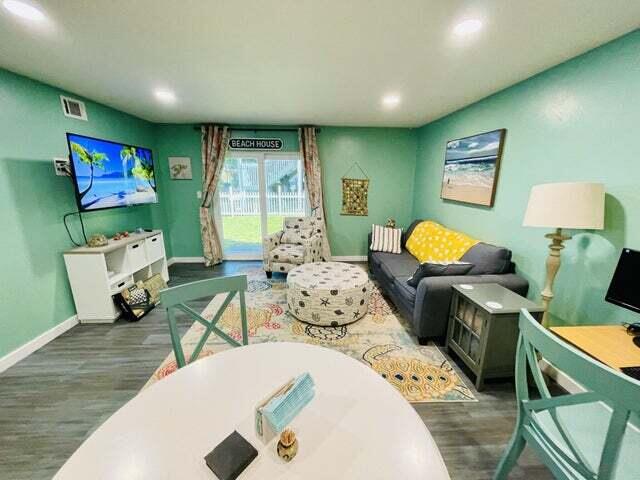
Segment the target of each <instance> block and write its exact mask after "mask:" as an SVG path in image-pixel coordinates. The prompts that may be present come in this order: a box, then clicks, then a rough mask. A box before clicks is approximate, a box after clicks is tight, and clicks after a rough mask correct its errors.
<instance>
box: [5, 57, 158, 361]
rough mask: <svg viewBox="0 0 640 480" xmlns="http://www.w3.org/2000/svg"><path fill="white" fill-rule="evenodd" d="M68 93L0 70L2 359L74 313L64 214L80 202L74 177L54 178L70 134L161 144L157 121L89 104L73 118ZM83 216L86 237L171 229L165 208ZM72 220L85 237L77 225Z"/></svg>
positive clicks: (143, 143) (145, 144)
mask: <svg viewBox="0 0 640 480" xmlns="http://www.w3.org/2000/svg"><path fill="white" fill-rule="evenodd" d="M61 93H64V92H62V91H60V90H58V89H55V88H52V87H49V86H47V85H44V84H42V83H38V82H35V81H32V80H29V79H27V78H25V77H21V76H18V75H15V74H13V73H10V72H7V71H6V70H1V69H0V106H1V107H0V225H2V234H1V235H0V252H2V254H1V255H0V272H3V275H4V278H3V285H2V288H0V305H1V308H2V309H1V312H0V325H1V327H0V328H1V332H2V333H1V334H0V357H2V356H3V355H5V354H6V353H9V352H10V351H12V350H14V349H15V348H17V347H19V346H21V345H23V344H24V343H26V342H28V341H29V340H32V339H33V338H35V337H37V336H38V335H40V334H41V333H43V332H45V331H47V330H49V329H50V328H52V327H54V326H55V325H57V324H58V323H60V322H62V321H63V320H65V319H67V318H69V317H71V316H72V315H74V314H75V309H74V306H73V300H72V297H71V293H70V290H69V286H68V283H67V276H66V271H65V267H64V262H63V258H62V252H63V251H65V250H67V249H69V248H71V247H72V246H73V245H72V244H71V242H70V241H69V239H68V237H67V234H66V232H65V229H64V226H63V224H62V216H63V215H64V214H65V213H67V212H70V211H73V210H75V209H76V204H75V198H74V194H73V188H72V185H71V182H70V180H69V178H67V177H57V176H55V174H54V170H53V160H52V159H53V157H65V156H67V154H68V152H67V145H66V139H65V132H67V131H71V132H75V133H80V134H85V135H93V136H98V137H102V138H108V139H114V140H119V141H123V142H129V143H133V144H136V145H142V146H149V147H153V146H154V144H155V138H154V129H153V125H152V124H150V123H148V122H145V121H142V120H140V119H137V118H134V117H132V116H130V115H126V114H123V113H120V112H117V111H115V110H112V109H110V108H107V107H104V106H102V105H99V104H96V103H93V102H90V101H87V102H86V105H87V110H88V116H89V121H88V122H83V121H79V120H73V119H69V118H66V117H65V116H64V115H63V114H62V108H61V105H60V98H59V95H60V94H61ZM74 97H76V96H75V95H74ZM160 196H161V197H160V198H161V201H162V200H163V198H162V192H160ZM84 218H85V224H86V227H87V234H91V233H95V232H106V233H113V232H115V231H117V230H124V229H129V230H132V229H134V228H135V227H150V226H160V227H161V226H162V225H163V224H164V216H163V213H162V211H161V209H160V206H159V205H154V206H141V207H132V208H129V209H116V210H105V211H102V212H93V213H88V214H85V215H84ZM71 223H72V225H73V233H74V234H75V235H76V238H77V239H78V238H79V234H80V231H79V229H78V228H77V225H78V223H77V220H75V219H73V220H71Z"/></svg>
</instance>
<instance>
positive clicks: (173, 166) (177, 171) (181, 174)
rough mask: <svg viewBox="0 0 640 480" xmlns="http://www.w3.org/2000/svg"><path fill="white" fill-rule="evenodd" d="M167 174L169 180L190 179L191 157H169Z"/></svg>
mask: <svg viewBox="0 0 640 480" xmlns="http://www.w3.org/2000/svg"><path fill="white" fill-rule="evenodd" d="M169 176H170V178H171V180H191V179H192V178H193V174H192V173H191V158H189V157H169Z"/></svg>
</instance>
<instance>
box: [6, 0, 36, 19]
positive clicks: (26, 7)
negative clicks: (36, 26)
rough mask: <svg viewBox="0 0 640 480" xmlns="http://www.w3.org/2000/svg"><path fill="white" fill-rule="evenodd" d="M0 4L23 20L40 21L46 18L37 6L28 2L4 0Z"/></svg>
mask: <svg viewBox="0 0 640 480" xmlns="http://www.w3.org/2000/svg"><path fill="white" fill-rule="evenodd" d="M2 6H3V7H4V8H5V9H7V10H8V11H9V12H11V13H12V14H14V15H15V16H16V17H20V18H24V19H25V20H31V21H33V22H41V21H43V20H45V18H46V17H45V15H44V13H42V11H41V10H40V9H39V8H37V7H35V6H34V5H31V4H30V3H26V2H21V1H19V0H4V1H3V2H2Z"/></svg>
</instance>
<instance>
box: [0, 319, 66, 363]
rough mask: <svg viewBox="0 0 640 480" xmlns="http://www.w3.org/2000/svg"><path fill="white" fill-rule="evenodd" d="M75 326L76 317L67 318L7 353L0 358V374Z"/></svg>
mask: <svg viewBox="0 0 640 480" xmlns="http://www.w3.org/2000/svg"><path fill="white" fill-rule="evenodd" d="M77 324H78V317H77V316H76V315H74V316H73V317H69V318H67V319H66V320H65V321H64V322H61V323H59V324H58V325H56V326H55V327H53V328H51V329H49V330H47V331H46V332H44V333H43V334H41V335H39V336H37V337H36V338H34V339H33V340H31V341H29V342H27V343H25V344H24V345H22V346H21V347H18V348H16V349H15V350H14V351H13V352H9V353H7V354H6V355H5V356H4V357H2V358H0V373H1V372H4V371H5V370H6V369H7V368H9V367H11V366H12V365H15V364H16V363H18V362H19V361H20V360H22V359H24V358H26V357H28V356H29V355H31V354H32V353H33V352H35V351H36V350H38V349H39V348H41V347H43V346H45V345H46V344H47V343H49V342H50V341H51V340H53V339H54V338H56V337H58V336H60V335H62V334H63V333H64V332H66V331H67V330H69V329H71V328H73V327H75V326H76V325H77Z"/></svg>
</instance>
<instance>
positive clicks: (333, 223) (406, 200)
mask: <svg viewBox="0 0 640 480" xmlns="http://www.w3.org/2000/svg"><path fill="white" fill-rule="evenodd" d="M318 151H319V152H320V160H321V162H322V177H323V184H324V185H323V187H324V203H325V208H326V215H327V229H328V230H329V240H330V242H331V253H332V255H338V256H342V255H347V256H351V255H366V254H367V234H368V233H369V232H370V231H371V224H372V223H384V222H386V220H387V218H389V217H392V218H395V219H396V221H397V222H398V225H400V226H403V227H404V226H406V225H408V224H409V223H410V221H411V218H410V217H411V209H410V205H411V201H412V198H413V177H414V168H415V155H416V134H415V130H410V129H406V128H349V127H322V131H321V132H320V133H319V134H318ZM355 162H358V164H359V165H360V166H361V167H362V169H363V170H364V171H365V173H366V175H367V176H368V177H369V180H370V182H369V197H368V199H369V215H368V216H366V217H355V216H347V215H340V211H341V209H342V180H341V179H342V177H343V176H344V175H345V173H347V170H349V169H350V167H351V166H352V165H353V164H354V163H355ZM347 176H351V177H355V178H363V175H362V174H361V173H360V172H359V170H358V169H357V168H353V169H351V170H350V171H349V175H347Z"/></svg>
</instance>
